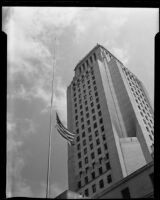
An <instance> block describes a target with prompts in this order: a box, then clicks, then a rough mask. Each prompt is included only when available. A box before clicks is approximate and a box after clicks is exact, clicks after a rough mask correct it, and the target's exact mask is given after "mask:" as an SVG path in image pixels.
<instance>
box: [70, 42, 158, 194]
mask: <svg viewBox="0 0 160 200" xmlns="http://www.w3.org/2000/svg"><path fill="white" fill-rule="evenodd" d="M67 119H68V122H67V123H68V129H69V130H71V131H73V132H75V133H76V139H75V144H74V145H72V146H68V184H69V190H71V191H74V192H78V193H80V194H82V195H85V196H88V197H91V198H93V197H94V196H95V195H97V194H99V193H101V192H102V191H103V190H104V189H107V188H108V187H110V186H111V185H112V184H115V183H116V182H118V181H120V180H122V179H123V178H125V177H127V176H128V175H130V174H131V173H133V172H135V171H136V170H138V169H139V168H142V167H143V166H145V165H147V164H148V163H150V162H152V161H153V151H154V113H153V109H152V106H151V103H150V100H149V97H148V95H147V92H146V90H145V88H144V86H143V84H142V83H141V81H140V80H139V79H138V78H137V77H136V76H135V75H134V74H133V73H132V72H131V71H129V70H128V69H127V68H126V67H125V66H124V65H123V64H122V63H121V62H120V61H119V60H118V59H117V58H116V57H115V56H114V55H113V54H111V53H110V52H109V51H108V50H106V49H105V48H104V47H103V46H101V45H99V44H97V45H96V46H95V47H94V48H93V49H92V50H91V51H90V52H89V53H88V54H87V55H86V56H85V58H84V59H83V60H81V61H80V62H79V63H78V64H77V66H76V67H75V75H74V77H73V80H72V82H71V84H70V85H69V86H68V88H67Z"/></svg>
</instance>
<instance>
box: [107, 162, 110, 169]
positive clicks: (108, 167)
mask: <svg viewBox="0 0 160 200" xmlns="http://www.w3.org/2000/svg"><path fill="white" fill-rule="evenodd" d="M110 169H111V166H110V163H109V162H107V163H106V170H110Z"/></svg>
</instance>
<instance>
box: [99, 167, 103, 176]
mask: <svg viewBox="0 0 160 200" xmlns="http://www.w3.org/2000/svg"><path fill="white" fill-rule="evenodd" d="M102 173H103V171H102V167H100V168H99V175H102Z"/></svg>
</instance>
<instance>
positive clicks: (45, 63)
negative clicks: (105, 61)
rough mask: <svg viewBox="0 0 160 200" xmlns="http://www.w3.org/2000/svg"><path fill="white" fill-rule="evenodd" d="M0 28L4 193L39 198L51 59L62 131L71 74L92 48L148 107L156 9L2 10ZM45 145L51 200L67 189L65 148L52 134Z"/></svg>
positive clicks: (41, 194) (43, 186)
mask: <svg viewBox="0 0 160 200" xmlns="http://www.w3.org/2000/svg"><path fill="white" fill-rule="evenodd" d="M2 24H3V31H4V32H6V33H7V37H8V38H7V39H8V44H7V48H8V49H7V177H6V178H7V189H6V195H7V197H14V196H26V197H45V195H46V180H47V158H48V138H49V130H50V129H49V128H50V127H49V115H50V113H49V108H50V99H51V80H52V70H53V64H54V55H55V58H56V59H55V60H56V65H55V75H54V91H55V92H54V101H53V104H54V111H55V110H57V111H58V113H59V116H60V119H61V120H62V122H63V123H64V125H65V126H67V102H66V90H67V87H68V86H69V84H70V83H71V81H72V78H73V76H74V68H75V66H76V64H77V63H78V62H79V61H80V60H81V59H82V58H83V57H84V56H85V55H86V54H87V53H88V52H89V51H90V50H91V49H92V48H93V47H94V46H95V45H96V44H97V43H99V44H101V45H103V46H104V47H105V48H107V49H108V50H109V51H110V52H111V53H113V54H114V55H115V56H116V57H117V58H118V59H119V60H120V61H122V63H123V64H124V65H125V66H126V67H127V68H128V69H130V70H131V71H132V72H133V73H135V75H137V77H138V78H139V79H140V80H141V81H142V82H143V83H144V86H145V88H146V89H147V91H148V94H149V97H150V100H151V103H152V105H153V103H154V37H155V35H156V33H157V32H158V30H159V27H158V9H156V8H95V7H93V8H87V7H86V8H85V7H81V8H80V7H79V8H74V7H68V8H66V7H65V8H63V7H59V8H57V7H3V8H2ZM55 38H56V39H55ZM54 114H55V112H54ZM53 118H54V119H55V115H54V117H53ZM54 119H53V127H54V123H55V122H54V121H55V120H54ZM52 147H53V148H52V154H51V175H50V185H51V193H50V197H52V198H53V197H55V196H57V195H58V194H60V193H61V192H63V191H64V190H66V189H68V180H67V178H68V175H67V142H66V141H65V140H64V139H63V138H62V137H61V136H60V135H59V133H57V131H56V130H55V129H54V128H53V134H52Z"/></svg>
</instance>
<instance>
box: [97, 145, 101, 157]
mask: <svg viewBox="0 0 160 200" xmlns="http://www.w3.org/2000/svg"><path fill="white" fill-rule="evenodd" d="M97 152H98V155H99V154H101V148H100V147H99V148H98V151H97Z"/></svg>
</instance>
